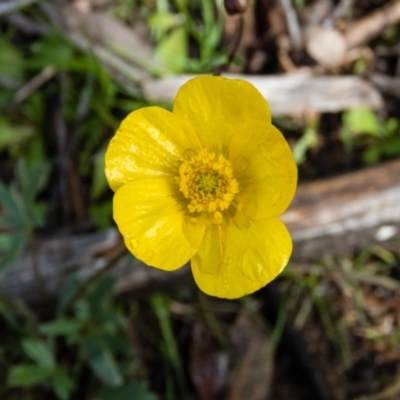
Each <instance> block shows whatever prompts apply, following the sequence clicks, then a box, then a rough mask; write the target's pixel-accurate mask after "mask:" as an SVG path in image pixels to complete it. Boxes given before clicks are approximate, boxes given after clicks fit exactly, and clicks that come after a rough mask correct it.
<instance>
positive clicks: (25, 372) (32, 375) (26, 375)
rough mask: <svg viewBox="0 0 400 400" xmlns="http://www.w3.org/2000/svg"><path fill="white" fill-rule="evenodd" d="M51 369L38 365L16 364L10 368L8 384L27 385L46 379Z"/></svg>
mask: <svg viewBox="0 0 400 400" xmlns="http://www.w3.org/2000/svg"><path fill="white" fill-rule="evenodd" d="M52 372H53V370H52V369H49V368H46V367H43V366H39V365H23V364H22V365H17V366H15V367H12V368H11V371H10V374H9V376H8V385H9V386H13V387H28V386H32V385H35V384H37V383H41V382H44V381H46V380H47V379H48V378H49V376H50V375H51V374H52Z"/></svg>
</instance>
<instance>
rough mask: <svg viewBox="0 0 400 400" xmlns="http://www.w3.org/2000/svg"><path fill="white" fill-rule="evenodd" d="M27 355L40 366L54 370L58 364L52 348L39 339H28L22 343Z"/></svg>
mask: <svg viewBox="0 0 400 400" xmlns="http://www.w3.org/2000/svg"><path fill="white" fill-rule="evenodd" d="M22 348H23V349H24V351H25V354H26V355H27V356H28V357H30V358H31V359H32V360H33V361H35V362H36V363H37V364H38V365H40V366H42V367H46V368H48V369H52V368H54V367H55V365H56V362H55V359H54V355H53V350H52V348H51V347H50V346H49V345H48V344H47V343H45V342H43V341H41V340H37V339H26V340H24V341H23V342H22Z"/></svg>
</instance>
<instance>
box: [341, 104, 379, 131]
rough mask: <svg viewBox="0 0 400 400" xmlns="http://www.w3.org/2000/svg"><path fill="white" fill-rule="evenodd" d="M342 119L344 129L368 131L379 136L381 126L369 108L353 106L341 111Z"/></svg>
mask: <svg viewBox="0 0 400 400" xmlns="http://www.w3.org/2000/svg"><path fill="white" fill-rule="evenodd" d="M342 121H343V125H344V128H345V129H348V130H349V131H351V132H353V133H368V134H370V135H372V136H381V134H382V131H383V126H382V124H381V122H380V121H379V119H378V118H377V116H376V115H375V114H374V112H373V111H372V110H370V109H369V108H364V107H360V108H353V109H350V110H347V111H345V112H344V113H343V116H342Z"/></svg>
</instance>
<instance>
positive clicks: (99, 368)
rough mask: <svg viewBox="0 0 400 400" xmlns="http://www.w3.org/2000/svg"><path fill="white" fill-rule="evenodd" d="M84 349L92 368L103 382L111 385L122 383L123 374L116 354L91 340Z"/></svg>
mask: <svg viewBox="0 0 400 400" xmlns="http://www.w3.org/2000/svg"><path fill="white" fill-rule="evenodd" d="M84 351H85V355H86V358H87V360H88V362H89V365H90V368H91V369H92V371H93V373H94V374H95V375H96V376H97V377H98V378H99V379H100V380H101V381H102V382H103V383H105V384H106V385H110V386H119V385H121V384H122V382H123V378H122V375H121V373H120V371H119V369H118V365H117V363H116V362H115V359H114V356H113V355H112V353H111V352H110V351H109V350H108V349H106V348H104V347H101V346H99V345H98V344H97V343H93V342H89V343H87V344H86V346H85V347H84Z"/></svg>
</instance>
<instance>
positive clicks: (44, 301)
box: [0, 160, 400, 309]
mask: <svg viewBox="0 0 400 400" xmlns="http://www.w3.org/2000/svg"><path fill="white" fill-rule="evenodd" d="M399 177H400V160H396V161H392V162H388V163H386V164H383V165H381V166H378V167H373V168H369V169H365V170H361V171H358V172H354V173H349V174H346V175H343V176H339V177H336V178H332V179H326V180H321V181H316V182H311V183H307V184H302V185H300V186H299V188H298V191H297V194H296V197H295V200H294V202H293V203H292V205H291V207H290V209H289V210H288V211H287V212H286V213H285V214H284V215H283V217H282V219H283V220H284V222H285V223H286V224H287V225H288V227H289V230H290V231H291V233H292V236H293V240H294V253H293V257H292V261H294V262H296V261H304V260H310V259H314V258H318V257H321V256H323V255H324V254H343V253H346V252H349V251H353V250H356V249H360V248H363V247H364V246H366V245H368V244H371V243H373V242H376V241H378V242H382V241H385V240H390V239H392V238H393V237H394V236H396V235H399V232H400V178H399ZM121 246H122V242H121V238H120V236H119V234H118V233H117V231H116V230H115V229H109V230H107V231H104V232H97V233H90V234H86V235H77V236H68V237H58V238H57V237H52V238H48V239H41V240H37V249H36V251H37V254H36V257H37V259H38V262H39V264H40V274H41V276H42V280H43V281H44V282H45V285H46V293H42V292H41V291H39V289H38V287H39V286H38V283H37V281H36V279H35V274H34V271H33V268H32V254H31V253H30V252H29V251H28V252H26V254H25V255H24V256H23V257H22V258H21V259H20V260H19V261H18V262H17V264H16V265H14V267H13V268H12V269H10V270H9V271H8V272H7V273H6V275H5V276H4V277H3V279H2V280H1V281H0V292H2V293H6V294H9V295H11V296H14V297H16V298H19V299H23V300H25V301H26V302H28V303H29V304H30V305H32V306H34V307H36V308H39V309H40V308H41V307H44V308H49V307H50V308H54V300H55V299H56V298H57V297H58V295H59V293H60V289H61V287H62V286H63V284H64V283H65V281H66V279H67V278H68V277H70V276H71V275H72V274H77V275H79V276H81V277H83V278H87V277H89V276H91V275H93V274H94V273H95V272H96V271H98V269H100V268H103V267H104V266H105V265H107V263H108V262H109V260H110V259H112V258H113V257H114V256H115V253H116V252H118V249H119V248H121ZM113 273H114V274H115V275H116V277H117V279H118V283H117V291H118V292H119V293H120V294H135V295H139V294H140V293H141V292H143V291H144V292H148V291H151V290H154V289H156V288H163V289H165V288H167V287H171V286H172V287H173V286H176V285H177V284H179V283H180V282H182V280H186V279H187V278H188V277H189V276H190V269H189V267H188V266H186V267H184V268H182V269H180V270H178V271H175V272H170V273H167V272H163V271H159V270H157V269H155V268H149V267H146V266H145V265H143V264H142V263H141V262H140V261H137V260H134V259H133V258H132V257H131V256H126V257H123V258H122V259H120V260H119V261H118V263H117V265H116V268H115V269H114V270H113ZM188 282H191V280H188Z"/></svg>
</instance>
